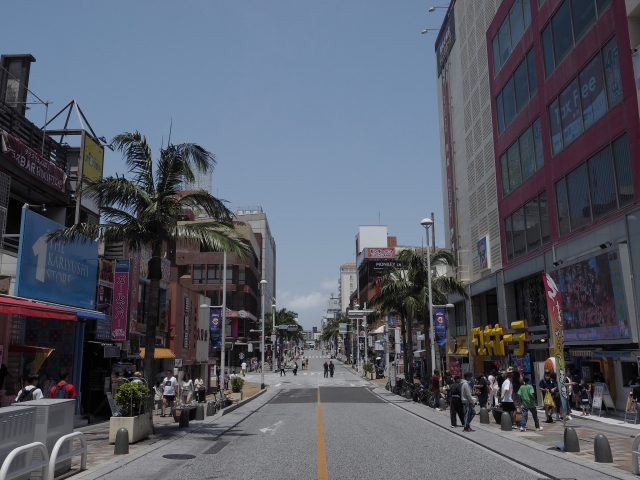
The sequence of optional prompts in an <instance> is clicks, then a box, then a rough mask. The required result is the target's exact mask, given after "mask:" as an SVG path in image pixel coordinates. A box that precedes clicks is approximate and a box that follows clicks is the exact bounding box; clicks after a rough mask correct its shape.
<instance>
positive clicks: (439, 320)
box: [433, 308, 447, 346]
mask: <svg viewBox="0 0 640 480" xmlns="http://www.w3.org/2000/svg"><path fill="white" fill-rule="evenodd" d="M433 332H434V336H435V340H436V343H437V344H438V345H440V346H442V345H444V344H445V343H447V321H446V318H445V309H444V308H434V309H433Z"/></svg>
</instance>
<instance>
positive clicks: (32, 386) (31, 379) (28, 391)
mask: <svg viewBox="0 0 640 480" xmlns="http://www.w3.org/2000/svg"><path fill="white" fill-rule="evenodd" d="M36 385H38V376H37V375H29V376H28V377H27V385H25V387H24V388H23V389H22V390H20V391H19V392H18V395H17V396H16V402H28V401H30V400H40V399H41V398H44V395H43V394H42V390H40V389H39V388H38V387H37V386H36Z"/></svg>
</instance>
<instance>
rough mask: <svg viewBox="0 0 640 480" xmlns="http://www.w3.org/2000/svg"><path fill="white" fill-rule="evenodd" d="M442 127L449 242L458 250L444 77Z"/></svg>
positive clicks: (446, 90) (447, 92)
mask: <svg viewBox="0 0 640 480" xmlns="http://www.w3.org/2000/svg"><path fill="white" fill-rule="evenodd" d="M442 124H443V125H442V129H443V133H444V159H445V162H446V167H447V200H448V204H449V242H450V244H451V250H452V251H453V252H455V251H456V228H455V223H454V220H455V218H454V212H453V209H454V199H453V172H452V168H451V132H450V125H449V88H448V87H447V82H446V80H445V78H444V77H442Z"/></svg>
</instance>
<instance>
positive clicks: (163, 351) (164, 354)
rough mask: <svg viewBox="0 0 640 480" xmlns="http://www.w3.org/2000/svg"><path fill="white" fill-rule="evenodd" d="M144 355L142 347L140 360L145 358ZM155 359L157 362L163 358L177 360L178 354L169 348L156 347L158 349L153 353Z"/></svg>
mask: <svg viewBox="0 0 640 480" xmlns="http://www.w3.org/2000/svg"><path fill="white" fill-rule="evenodd" d="M144 354H145V349H144V347H140V358H144ZM153 358H155V359H156V360H158V359H162V358H176V354H175V353H173V352H172V351H171V350H169V349H168V348H162V347H156V349H155V350H154V352H153Z"/></svg>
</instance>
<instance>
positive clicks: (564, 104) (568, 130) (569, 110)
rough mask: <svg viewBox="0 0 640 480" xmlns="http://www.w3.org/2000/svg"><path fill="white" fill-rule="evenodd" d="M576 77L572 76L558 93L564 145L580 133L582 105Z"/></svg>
mask: <svg viewBox="0 0 640 480" xmlns="http://www.w3.org/2000/svg"><path fill="white" fill-rule="evenodd" d="M579 92H580V90H579V89H578V79H577V78H574V79H573V80H572V81H571V83H569V85H567V87H566V88H565V89H564V90H563V91H562V93H560V97H559V99H560V118H561V123H562V138H563V142H564V145H565V146H567V145H569V144H570V143H571V142H573V141H574V140H575V139H576V138H577V137H578V135H580V134H581V133H582V111H581V109H582V106H581V105H580V93H579Z"/></svg>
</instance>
